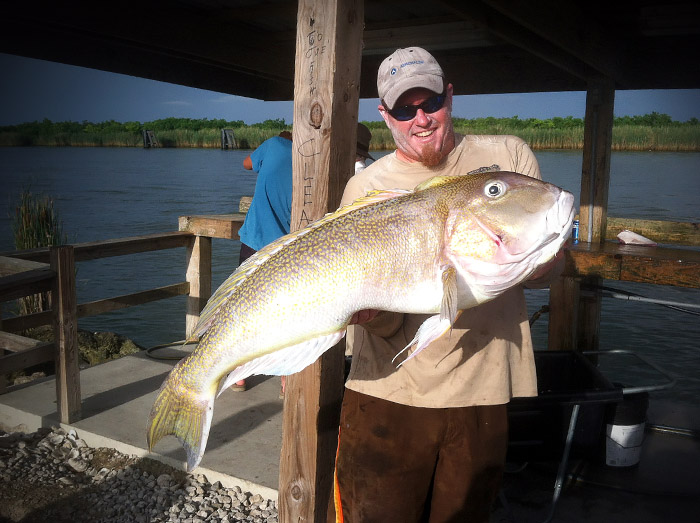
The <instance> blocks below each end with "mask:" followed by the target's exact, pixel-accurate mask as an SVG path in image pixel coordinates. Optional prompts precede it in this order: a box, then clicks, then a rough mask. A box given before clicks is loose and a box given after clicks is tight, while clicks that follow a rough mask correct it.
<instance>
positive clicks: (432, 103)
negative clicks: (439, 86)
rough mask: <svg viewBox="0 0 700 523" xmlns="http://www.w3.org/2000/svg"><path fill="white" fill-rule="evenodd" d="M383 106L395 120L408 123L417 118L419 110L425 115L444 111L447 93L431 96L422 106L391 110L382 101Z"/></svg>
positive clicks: (408, 106) (406, 106)
mask: <svg viewBox="0 0 700 523" xmlns="http://www.w3.org/2000/svg"><path fill="white" fill-rule="evenodd" d="M382 105H383V106H384V109H386V111H387V112H388V113H389V114H390V115H391V117H392V118H393V119H394V120H398V121H399V122H407V121H409V120H413V119H414V118H415V117H416V114H417V113H418V109H422V110H423V112H424V113H425V114H432V113H435V112H437V111H439V110H440V109H442V106H443V105H445V93H442V94H436V95H435V96H431V97H430V98H428V99H427V100H426V101H425V102H423V103H422V104H420V105H402V106H401V107H394V108H393V109H389V108H388V107H387V106H386V104H385V103H384V100H382Z"/></svg>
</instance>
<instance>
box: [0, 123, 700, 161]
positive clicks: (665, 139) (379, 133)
mask: <svg viewBox="0 0 700 523" xmlns="http://www.w3.org/2000/svg"><path fill="white" fill-rule="evenodd" d="M453 122H454V127H455V131H456V132H458V133H460V134H500V135H503V134H510V135H515V136H519V137H520V138H522V139H523V140H525V141H526V142H527V143H528V144H529V145H530V147H531V148H532V149H535V150H557V149H561V150H581V149H583V134H584V122H583V120H582V119H580V118H573V117H566V118H560V117H555V118H551V119H547V120H539V119H536V118H529V119H526V120H520V119H519V118H518V117H517V116H514V117H512V118H475V119H471V120H470V119H465V118H453ZM363 123H364V124H365V125H367V126H368V127H369V128H370V130H371V132H372V140H371V142H370V150H372V151H389V150H394V149H395V148H396V147H395V145H394V140H393V138H392V136H391V132H390V131H389V129H388V128H387V127H386V124H385V123H384V122H383V121H380V122H363ZM222 129H230V130H231V131H232V132H233V136H234V137H235V141H236V147H234V148H235V149H245V150H248V149H255V148H257V147H258V146H259V145H260V144H261V143H262V142H264V141H265V140H267V139H268V138H270V137H272V136H277V135H278V134H279V133H280V132H281V131H283V130H291V125H287V124H286V123H285V121H284V120H283V119H278V120H266V121H265V122H262V123H260V124H253V125H246V124H244V123H243V122H241V121H233V122H229V121H225V120H206V119H201V120H192V119H188V118H180V119H178V118H166V119H164V120H156V121H153V122H146V123H144V124H141V123H139V122H126V123H119V122H114V121H109V122H102V123H99V124H94V123H90V122H83V123H77V122H51V121H49V120H44V121H43V122H31V123H25V124H19V125H14V126H3V127H0V146H15V147H16V146H45V147H143V146H144V139H143V134H144V131H146V130H148V131H150V132H152V133H153V135H155V138H156V140H157V142H158V146H159V147H163V148H212V149H218V148H221V135H222ZM612 149H613V150H614V151H656V152H662V151H666V152H698V151H700V121H698V119H697V118H693V119H691V120H689V121H687V122H674V121H673V120H671V117H670V116H668V115H664V114H658V113H651V114H648V115H644V116H634V117H628V116H625V117H617V118H615V120H614V125H613V137H612Z"/></svg>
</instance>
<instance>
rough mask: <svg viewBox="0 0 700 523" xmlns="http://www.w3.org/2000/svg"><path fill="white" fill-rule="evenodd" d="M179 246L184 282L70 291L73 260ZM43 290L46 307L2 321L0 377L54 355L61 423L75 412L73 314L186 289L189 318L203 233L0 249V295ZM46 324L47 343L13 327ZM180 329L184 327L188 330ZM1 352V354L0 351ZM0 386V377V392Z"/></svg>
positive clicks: (195, 303) (203, 291) (204, 277)
mask: <svg viewBox="0 0 700 523" xmlns="http://www.w3.org/2000/svg"><path fill="white" fill-rule="evenodd" d="M179 247H185V248H186V249H187V268H186V279H185V281H181V282H177V283H173V284H171V285H166V286H164V287H158V288H155V289H147V290H143V291H139V292H135V293H131V294H125V295H121V296H115V297H111V298H106V299H102V300H97V301H92V302H89V303H82V304H78V303H77V299H76V293H75V266H76V262H81V261H86V260H95V259H99V258H107V257H112V256H125V255H129V254H136V253H141V252H148V251H159V250H163V249H172V248H179ZM42 292H51V310H48V311H44V312H38V313H34V314H28V315H23V316H16V317H11V318H6V319H4V320H2V324H1V325H0V327H1V330H0V348H1V349H2V353H3V354H4V355H2V356H0V376H1V377H2V378H3V379H4V377H5V375H7V374H8V373H10V372H14V371H17V370H22V369H25V368H27V367H31V366H33V365H37V364H39V363H44V362H48V361H54V362H55V366H56V395H57V403H58V413H59V418H60V420H61V422H62V423H70V422H73V421H76V420H78V419H80V415H81V414H80V377H79V366H78V365H79V358H78V342H77V325H78V319H79V318H84V317H87V316H94V315H97V314H103V313H106V312H110V311H114V310H117V309H122V308H125V307H132V306H135V305H141V304H144V303H148V302H151V301H155V300H161V299H165V298H170V297H173V296H180V295H188V299H187V310H186V322H187V325H188V326H189V325H194V324H196V322H197V320H198V318H199V313H200V311H201V310H202V308H203V307H204V304H206V302H207V300H208V299H209V297H210V295H211V238H207V237H200V236H196V235H194V234H192V233H189V232H185V231H176V232H169V233H158V234H151V235H145V236H137V237H131V238H120V239H116V240H106V241H99V242H89V243H80V244H76V245H65V246H60V247H52V248H42V249H33V250H30V251H15V252H11V253H5V254H4V255H2V256H0V302H7V301H10V300H14V299H17V298H21V297H24V296H30V295H33V294H37V293H42ZM49 324H53V327H54V335H55V337H54V343H42V342H39V341H37V340H32V339H30V338H26V337H24V336H21V335H19V334H17V333H18V332H22V331H24V330H26V329H29V328H32V327H38V326H41V325H49ZM187 332H188V334H189V332H190V330H189V329H188V331H187ZM5 353H8V354H5ZM4 388H5V385H4V383H3V382H0V392H2V391H3V390H4Z"/></svg>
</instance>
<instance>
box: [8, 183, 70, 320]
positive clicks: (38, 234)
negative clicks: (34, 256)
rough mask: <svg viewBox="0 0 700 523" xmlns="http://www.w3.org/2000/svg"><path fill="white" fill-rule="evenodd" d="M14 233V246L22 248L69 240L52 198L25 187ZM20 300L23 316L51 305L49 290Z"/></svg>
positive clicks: (32, 247) (13, 227)
mask: <svg viewBox="0 0 700 523" xmlns="http://www.w3.org/2000/svg"><path fill="white" fill-rule="evenodd" d="M12 233H13V236H14V242H15V249H17V250H19V251H22V250H26V249H36V248H38V247H50V246H53V245H61V244H64V243H67V241H68V238H67V236H66V235H65V234H64V233H63V224H62V223H61V221H60V220H59V218H58V213H57V212H56V209H55V208H54V205H53V199H52V198H50V197H48V196H45V195H36V194H34V193H32V191H31V189H30V188H25V189H23V190H22V192H21V193H20V195H19V202H18V203H17V206H16V207H15V214H14V216H13V219H12ZM17 302H18V307H19V313H20V314H22V315H24V314H32V313H35V312H42V311H45V310H49V309H50V308H51V302H50V298H49V294H48V293H41V294H35V295H33V296H26V297H24V298H20V299H19V300H17Z"/></svg>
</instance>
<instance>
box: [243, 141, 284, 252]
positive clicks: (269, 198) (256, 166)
mask: <svg viewBox="0 0 700 523" xmlns="http://www.w3.org/2000/svg"><path fill="white" fill-rule="evenodd" d="M243 167H244V168H245V169H247V170H252V171H254V172H256V173H257V174H258V180H257V182H256V183H255V193H253V201H252V202H251V204H250V209H248V213H247V214H246V217H245V221H244V222H243V226H242V227H241V230H240V231H239V232H238V234H239V236H240V237H241V243H242V245H241V254H240V258H239V263H243V262H244V261H245V260H247V259H248V258H249V257H250V256H252V255H253V254H255V253H256V252H257V251H259V250H260V249H262V248H263V247H265V245H267V244H268V243H272V242H273V241H275V240H276V239H277V238H280V237H281V236H284V235H285V234H289V222H290V220H291V216H292V134H291V133H290V132H289V131H282V132H281V133H280V134H279V136H274V137H272V138H269V139H267V140H265V141H264V142H263V143H262V144H260V147H258V148H257V149H255V151H253V152H252V153H251V154H250V155H248V156H247V157H246V159H245V160H243Z"/></svg>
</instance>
